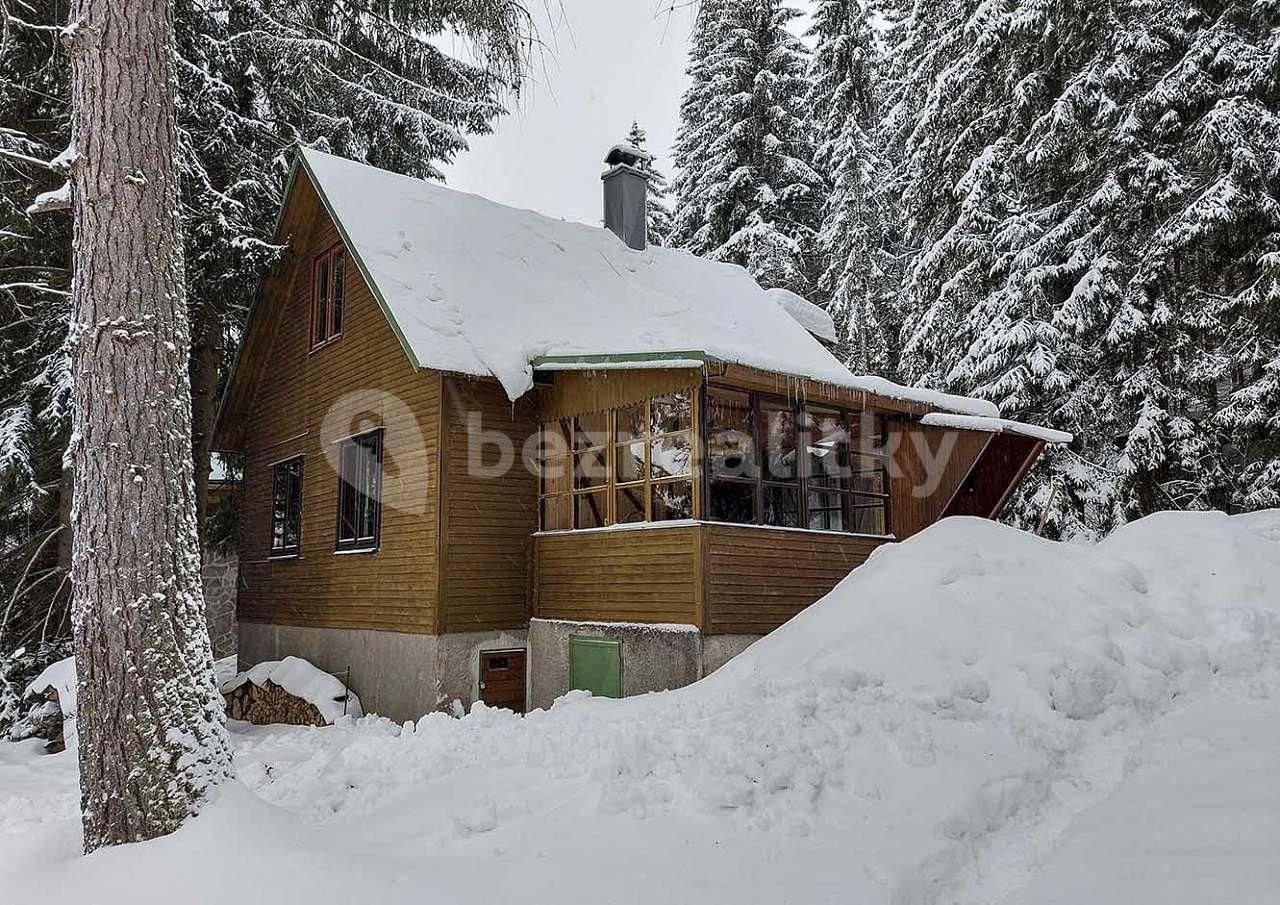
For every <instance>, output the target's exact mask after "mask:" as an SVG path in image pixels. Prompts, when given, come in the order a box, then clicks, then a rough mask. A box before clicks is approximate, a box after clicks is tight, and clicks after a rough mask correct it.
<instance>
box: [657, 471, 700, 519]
mask: <svg viewBox="0 0 1280 905" xmlns="http://www.w3.org/2000/svg"><path fill="white" fill-rule="evenodd" d="M650 486H651V487H652V488H653V492H652V494H651V500H652V506H653V521H655V522H664V521H671V520H672V519H681V518H693V483H692V482H691V481H670V482H666V483H662V484H651V485H650Z"/></svg>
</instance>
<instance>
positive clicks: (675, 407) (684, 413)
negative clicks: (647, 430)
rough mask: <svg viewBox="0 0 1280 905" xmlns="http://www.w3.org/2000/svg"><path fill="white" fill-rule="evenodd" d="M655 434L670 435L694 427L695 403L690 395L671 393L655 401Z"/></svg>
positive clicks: (652, 422) (653, 416)
mask: <svg viewBox="0 0 1280 905" xmlns="http://www.w3.org/2000/svg"><path fill="white" fill-rule="evenodd" d="M650 425H651V427H652V430H653V433H655V434H669V433H672V432H674V431H687V430H689V429H690V428H691V427H693V403H692V402H691V401H690V396H689V394H688V393H671V394H670V395H667V396H658V397H657V398H656V399H654V400H653V415H652V419H651V421H650Z"/></svg>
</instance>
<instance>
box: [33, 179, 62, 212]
mask: <svg viewBox="0 0 1280 905" xmlns="http://www.w3.org/2000/svg"><path fill="white" fill-rule="evenodd" d="M70 207H71V183H69V182H64V183H62V185H60V186H59V187H58V188H56V189H53V190H52V191H48V192H41V193H40V194H39V195H36V200H35V201H32V202H31V204H30V205H29V206H28V207H27V215H28V216H31V217H34V216H35V215H36V214H47V213H49V212H50V211H65V210H67V209H68V208H70Z"/></svg>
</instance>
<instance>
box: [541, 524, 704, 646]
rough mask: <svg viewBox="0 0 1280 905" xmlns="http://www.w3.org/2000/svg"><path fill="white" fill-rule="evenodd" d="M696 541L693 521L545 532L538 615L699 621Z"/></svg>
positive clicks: (620, 619)
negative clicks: (636, 527) (639, 526)
mask: <svg viewBox="0 0 1280 905" xmlns="http://www.w3.org/2000/svg"><path fill="white" fill-rule="evenodd" d="M695 544H696V528H694V527H692V526H688V525H685V526H678V527H670V528H666V527H653V528H639V529H625V528H624V529H615V530H605V531H583V532H566V533H564V534H543V535H540V536H538V537H537V538H536V539H535V555H536V557H537V563H536V566H535V568H536V571H537V576H536V584H535V589H534V604H533V615H535V616H537V617H539V618H542V619H574V620H585V621H597V620H598V621H620V622H647V623H659V622H673V623H685V624H697V619H698V613H697V604H696V598H697V596H698V589H697V588H696V583H697V570H696V568H695V559H696V555H695Z"/></svg>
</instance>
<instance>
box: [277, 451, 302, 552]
mask: <svg viewBox="0 0 1280 905" xmlns="http://www.w3.org/2000/svg"><path fill="white" fill-rule="evenodd" d="M301 544H302V457H301V456H295V457H294V458H292V459H286V460H285V461H283V462H277V463H276V464H275V465H273V466H271V555H272V556H273V557H275V556H279V557H286V556H297V555H298V551H299V549H301Z"/></svg>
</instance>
